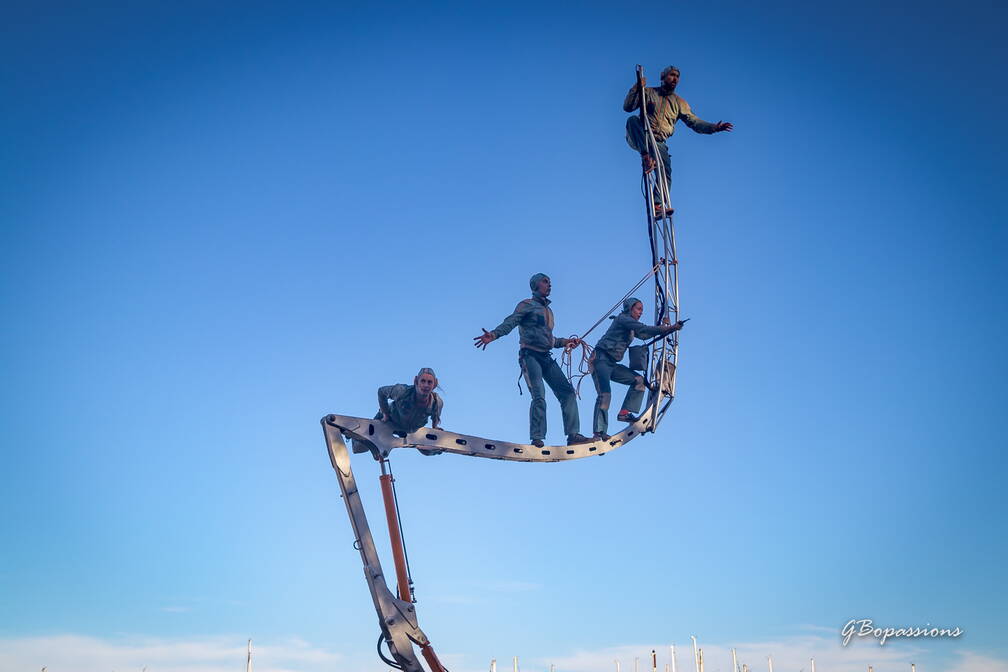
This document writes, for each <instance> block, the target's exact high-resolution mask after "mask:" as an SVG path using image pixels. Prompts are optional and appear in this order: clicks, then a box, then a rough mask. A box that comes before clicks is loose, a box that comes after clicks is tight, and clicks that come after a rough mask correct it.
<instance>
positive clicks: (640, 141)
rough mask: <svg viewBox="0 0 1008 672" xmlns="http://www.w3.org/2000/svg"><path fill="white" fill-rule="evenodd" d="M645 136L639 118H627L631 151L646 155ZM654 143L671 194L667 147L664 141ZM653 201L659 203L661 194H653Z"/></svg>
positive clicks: (627, 134)
mask: <svg viewBox="0 0 1008 672" xmlns="http://www.w3.org/2000/svg"><path fill="white" fill-rule="evenodd" d="M646 138H647V134H646V133H645V130H644V124H642V123H641V120H640V117H639V116H637V115H634V116H632V117H627V121H626V141H627V144H628V145H630V147H632V148H633V149H635V150H637V151H638V152H640V153H641V154H647V153H648V152H647V146H648V143H647V140H646ZM655 142H656V144H657V145H658V158H659V159H660V160H661V162H662V166H663V167H664V168H665V181H666V185H665V186H667V187H668V189H669V193H670V194H671V190H672V160H671V159H670V158H669V153H668V145H666V144H665V141H664V140H658V138H655ZM655 200H656V202H658V203H661V194H659V193H657V189H656V193H655Z"/></svg>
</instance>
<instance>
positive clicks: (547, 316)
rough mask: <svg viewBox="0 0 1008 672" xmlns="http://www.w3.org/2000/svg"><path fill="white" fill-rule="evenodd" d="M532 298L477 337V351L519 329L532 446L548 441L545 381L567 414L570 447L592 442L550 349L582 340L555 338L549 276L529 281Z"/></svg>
mask: <svg viewBox="0 0 1008 672" xmlns="http://www.w3.org/2000/svg"><path fill="white" fill-rule="evenodd" d="M529 287H530V288H531V289H532V298H531V299H524V300H523V301H521V302H520V303H519V304H518V306H517V307H516V308H515V309H514V312H513V313H511V314H510V315H508V316H507V317H506V318H504V321H503V322H501V323H500V324H499V325H498V326H497V328H496V329H494V330H493V331H487V330H486V329H484V330H483V334H482V335H480V336H476V337H474V338H473V340H474V341H476V342H475V343H474V345H475V346H476V347H477V348H483V349H484V350H486V346H488V345H489V344H490V342H491V341H495V340H497V339H498V338H500V337H501V336H506V335H508V334H509V333H511V330H512V329H514V328H515V327H516V326H517V327H518V340H519V350H518V363H519V364H520V365H521V370H522V375H523V376H524V377H525V384H526V385H528V388H529V392H530V393H531V394H532V404H531V406H530V407H529V434H530V435H531V440H532V445H533V446H537V447H539V448H542V447H543V446H544V445H545V439H546V388H545V387H544V386H543V380H544V379H545V381H546V383H547V384H548V385H549V386H550V389H551V390H553V394H555V395H556V398H557V401H559V402H560V409H561V411H562V412H563V423H564V432H565V433H566V434H567V445H568V446H573V445H575V444H578V443H589V442H590V441H591V439H589V438H587V437H584V436H582V435H581V429H580V427H581V420H580V418H579V417H578V407H577V395H576V394H575V393H574V387H573V386H572V385H571V384H570V381H569V380H567V376H565V375H564V374H563V371H561V370H560V365H559V364H557V363H556V360H555V359H553V356H552V355H550V350H552V349H553V348H562V347H564V346H566V345H568V344H569V345H572V346H576V345H578V344H579V343H580V342H581V340H580V339H578V338H555V337H554V336H553V309H552V308H550V307H549V304H550V300H549V299H548V298H546V297H548V296H549V295H550V291H552V288H553V286H552V284H551V283H550V279H549V276H547V275H546V274H545V273H536V274H535V275H533V276H532V277H531V278H529Z"/></svg>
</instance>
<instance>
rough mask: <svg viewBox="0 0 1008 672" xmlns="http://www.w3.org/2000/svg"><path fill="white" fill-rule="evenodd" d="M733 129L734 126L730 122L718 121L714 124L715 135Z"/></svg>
mask: <svg viewBox="0 0 1008 672" xmlns="http://www.w3.org/2000/svg"><path fill="white" fill-rule="evenodd" d="M733 128H735V125H734V124H732V123H731V122H730V121H719V122H717V123H716V124H714V132H715V133H720V132H721V131H730V130H732V129H733Z"/></svg>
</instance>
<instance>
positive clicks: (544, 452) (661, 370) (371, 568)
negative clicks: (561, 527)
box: [322, 66, 680, 672]
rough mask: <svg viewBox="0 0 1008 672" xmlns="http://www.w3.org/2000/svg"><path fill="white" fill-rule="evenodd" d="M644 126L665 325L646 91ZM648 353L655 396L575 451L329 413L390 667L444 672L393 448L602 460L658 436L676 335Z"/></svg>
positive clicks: (667, 238)
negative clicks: (361, 455)
mask: <svg viewBox="0 0 1008 672" xmlns="http://www.w3.org/2000/svg"><path fill="white" fill-rule="evenodd" d="M643 75H644V71H643V68H641V66H637V81H638V84H641V83H642V81H643ZM641 121H642V123H643V126H644V129H645V131H646V139H647V143H648V147H647V151H648V154H650V155H651V157H652V158H653V159H654V170H652V171H650V172H645V173H644V175H643V177H642V185H641V187H642V191H643V195H644V200H645V205H646V208H647V217H648V222H647V223H648V240H649V242H650V251H651V263H652V273H653V275H654V291H655V322H654V323H655V324H656V325H659V324H663V323H664V322H665V321H669V322H675V321H678V319H679V309H680V306H679V275H678V260H677V258H676V249H675V231H674V228H673V226H672V208H671V205H670V199H669V191H668V181H667V179H666V176H665V169H664V166H663V164H662V162H661V158H660V157H659V155H658V147H657V142H656V141H655V137H654V134H653V132H652V130H651V126H650V123H649V122H648V118H647V114H646V110H645V105H644V97H643V87H641ZM603 319H605V318H604V317H603ZM648 350H649V362H648V370H647V380H648V381H649V382H648V384H649V388H650V396H649V398H648V401H647V405H646V407H645V408H644V409H643V412H642V413H641V414H640V416H639V418H638V419H637V421H636V422H634V423H632V424H630V425H628V426H627V427H626V428H625V429H624V430H623V431H621V432H619V433H617V434H614V435H613V436H611V437H609V438H608V439H606V440H601V439H599V440H596V441H593V442H590V443H583V444H577V445H573V446H542V447H537V446H533V445H531V444H525V443H509V442H506V441H497V440H492V439H486V438H482V437H478V436H471V435H467V434H457V433H455V432H448V431H445V430H443V429H428V428H422V429H420V430H417V431H415V432H412V433H408V434H403V433H400V432H396V431H395V430H394V429H393V428H392V427H391V426H390V425H388V424H387V423H385V422H381V421H378V420H374V419H370V418H358V417H351V416H342V415H327V416H325V417H324V418H322V429H323V434H324V436H325V442H326V447H327V449H328V451H329V459H330V461H331V462H332V466H333V469H334V470H335V471H336V476H337V478H338V480H339V484H340V490H341V492H342V496H343V501H344V503H345V504H346V509H347V514H348V515H349V516H350V524H351V526H352V527H353V531H354V548H356V549H357V550H358V551H359V552H360V555H361V561H362V562H363V565H364V578H365V580H366V581H367V584H368V588H369V589H370V591H371V598H372V600H373V602H374V606H375V610H376V612H377V614H378V623H379V626H380V628H381V636H380V638H379V640H378V646H379V648H378V653H379V656H381V657H382V659H383V660H384V661H385V662H386V663H388V664H389V665H390V666H392V667H395V668H397V669H399V670H403V671H404V672H426V670H425V669H424V667H423V666H422V665H421V663H420V659H419V658H418V657H417V655H416V652H415V651H414V647H419V649H420V653H421V655H422V657H423V658H424V660H425V661H426V662H427V665H428V667H429V669H430V672H447V670H446V669H445V667H444V665H442V663H441V662H440V660H438V657H437V655H436V654H435V653H434V649H433V647H432V646H431V643H430V640H429V639H428V638H427V636H426V635H425V634H424V632H423V630H421V629H420V626H419V624H418V620H417V614H416V608H415V606H414V600H413V596H412V590H411V584H410V580H409V576H408V570H407V567H406V560H405V550H404V547H403V542H402V534H401V531H400V527H399V516H398V508H397V505H396V502H395V494H394V485H393V479H392V476H391V474H390V473H388V472H387V471H386V467H387V464H388V462H387V460H388V456H389V453H391V451H392V450H394V449H396V448H412V449H419V450H423V451H425V452H430V451H433V452H445V453H454V454H456V455H468V456H470V457H483V458H489V459H495V460H509V461H515V462H561V461H564V460H576V459H581V458H585V457H592V456H594V455H604V454H606V453H607V452H610V451H612V450H615V449H616V448H619V447H620V446H623V445H625V444H627V443H629V442H630V441H632V440H633V439H635V438H637V437H638V436H641V435H642V434H645V433H647V432H654V431H655V430H656V429H657V427H658V424H659V423H660V421H661V419H662V418H663V417H664V415H665V412H666V411H667V410H668V408H669V405H670V404H671V402H672V399H673V398H674V397H675V390H676V366H677V365H678V358H679V334H678V332H672V333H671V334H669V335H668V336H665V337H659V338H655V339H653V340H652V341H650V342H649V343H648ZM345 439H351V440H354V441H357V442H362V443H363V445H366V446H367V447H368V448H370V449H371V452H372V453H373V455H374V457H375V458H376V459H377V460H378V462H379V464H380V465H381V471H382V474H381V477H380V483H381V488H382V494H383V499H384V503H385V514H386V522H387V524H388V528H389V537H390V541H391V544H392V554H393V560H394V564H395V570H396V583H397V591H396V592H395V593H393V592H392V590H391V589H390V588H389V585H388V583H387V582H386V579H385V574H384V572H383V570H382V566H381V561H380V559H379V557H378V552H377V549H376V547H375V542H374V538H373V536H372V534H371V528H370V527H369V525H368V521H367V516H366V515H365V513H364V507H363V504H362V503H361V498H360V494H359V493H358V490H357V482H356V480H355V479H354V475H353V471H352V469H351V468H350V451H349V450H347V445H346V441H345ZM382 642H384V643H385V644H386V646H387V647H388V651H389V653H391V656H392V658H391V659H389V658H386V657H385V655H384V654H383V653H382V650H381V644H382Z"/></svg>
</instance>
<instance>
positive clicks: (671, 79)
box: [623, 65, 734, 217]
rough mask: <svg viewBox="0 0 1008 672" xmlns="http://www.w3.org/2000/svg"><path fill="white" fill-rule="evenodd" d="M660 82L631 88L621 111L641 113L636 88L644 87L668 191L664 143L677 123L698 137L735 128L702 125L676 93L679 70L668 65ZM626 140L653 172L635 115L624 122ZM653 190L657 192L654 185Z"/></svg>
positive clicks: (669, 174)
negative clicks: (638, 110)
mask: <svg viewBox="0 0 1008 672" xmlns="http://www.w3.org/2000/svg"><path fill="white" fill-rule="evenodd" d="M661 82H662V84H661V86H659V87H650V88H649V87H648V86H647V80H646V79H644V78H642V79H641V82H640V84H634V85H633V86H632V87H630V92H629V93H627V96H626V98H625V99H624V100H623V111H624V112H633V111H634V110H637V109H640V88H639V87H640V86H644V103H645V106H646V107H645V112H646V113H647V117H648V123H650V124H651V132H652V133H654V137H655V141H656V142H657V144H658V156H659V157H660V158H661V162H662V165H663V166H664V168H665V180H666V182H667V185H666V186H668V188H669V189H671V187H672V164H671V161H670V160H669V151H668V146H667V145H666V144H665V140H666V139H667V138H669V137H671V136H672V134H673V133H674V132H675V123H676V121H678V120H680V119H682V120H683V123H685V124H686V125H687V126H689V127H690V128H692V129H693V130H694V131H696V132H697V133H704V134H707V135H710V134H712V133H720V132H722V131H730V130H732V128H734V126H732V124H731V123H729V122H727V121H719V122H717V123H716V124H712V123H711V122H709V121H704V120H703V119H700V118H698V117H697V116H696V115H695V114H693V110H691V109H690V106H689V103H687V102H686V101H685V100H683V99H682V98H680V97H679V96H678V95H676V93H675V89H676V86H677V85H678V84H679V68H677V67H675V66H674V65H670V66H669V67H667V68H665V69H664V70H662V72H661ZM626 140H627V144H629V145H630V147H631V148H633V149H635V150H637V151H638V152H639V153H640V155H641V165H642V166H643V168H644V170H645V171H646V172H651V171H652V170H654V168H655V164H654V159H653V158H652V157H651V155H650V154H649V153H648V150H647V140H646V137H645V130H644V125H643V123H641V120H640V117H638V116H637V115H633V116H631V117H629V118H628V119H627V123H626ZM655 188H656V189H657V185H656V186H655ZM661 201H662V199H661V195H660V194H656V198H655V202H656V203H658V204H660V203H661ZM660 207H661V206H660V205H657V206H656V209H658V208H660ZM655 216H656V217H662V216H664V213H663V212H656V213H655Z"/></svg>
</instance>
